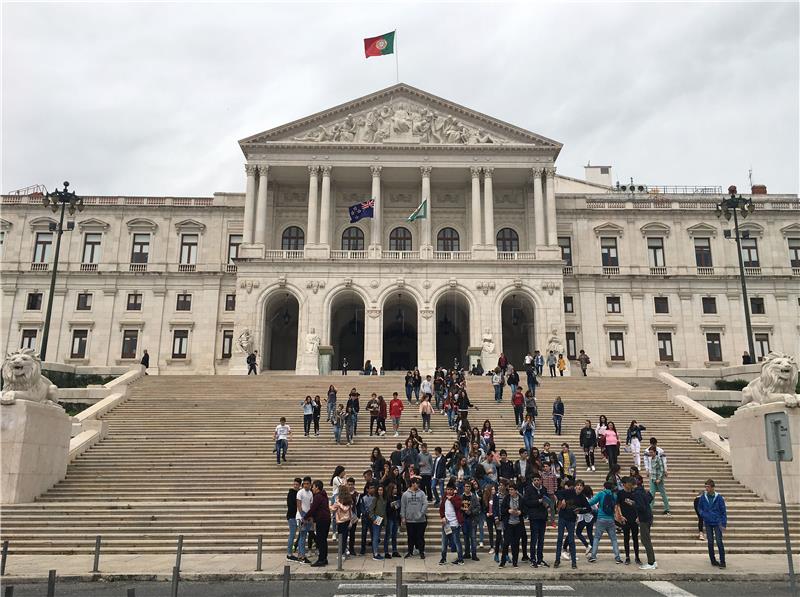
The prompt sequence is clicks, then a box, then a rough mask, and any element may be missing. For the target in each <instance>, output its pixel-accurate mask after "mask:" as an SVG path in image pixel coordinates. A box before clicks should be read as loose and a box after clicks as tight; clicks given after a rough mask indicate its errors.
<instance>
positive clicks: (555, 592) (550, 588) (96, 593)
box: [14, 581, 789, 597]
mask: <svg viewBox="0 0 800 597" xmlns="http://www.w3.org/2000/svg"><path fill="white" fill-rule="evenodd" d="M129 588H135V589H136V597H169V595H170V584H169V583H167V582H135V583H127V582H114V583H107V582H95V583H67V582H61V583H59V584H58V586H57V588H56V595H57V597H117V596H118V597H126V596H127V590H128V589H129ZM543 589H544V590H543V595H544V597H619V596H620V595H631V596H634V597H658V596H659V595H661V596H662V597H721V596H724V595H742V596H745V595H746V596H747V597H784V596H786V597H789V588H788V585H784V584H779V583H763V582H752V583H743V582H738V583H734V582H723V581H712V582H688V581H687V582H682V581H676V582H674V583H672V582H666V581H654V582H647V581H645V582H636V581H625V582H573V583H568V582H566V581H564V583H563V584H562V583H560V582H553V583H545V584H544V585H543ZM281 590H282V584H281V583H280V582H252V581H249V582H214V583H204V582H182V583H181V586H180V591H179V595H181V597H256V596H258V597H277V596H279V595H281ZM394 593H395V590H394V584H393V583H390V582H380V581H314V582H299V581H298V582H295V583H292V585H291V593H290V595H291V597H394ZM535 594H536V593H535V587H534V586H533V585H526V584H522V583H515V584H505V585H504V584H501V583H469V582H465V581H454V582H449V583H422V582H421V583H411V584H410V586H409V591H408V595H409V597H422V596H425V597H533V596H534V595H535ZM45 595H47V585H46V583H45V584H41V583H36V584H22V585H17V586H16V587H15V588H14V597H44V596H45Z"/></svg>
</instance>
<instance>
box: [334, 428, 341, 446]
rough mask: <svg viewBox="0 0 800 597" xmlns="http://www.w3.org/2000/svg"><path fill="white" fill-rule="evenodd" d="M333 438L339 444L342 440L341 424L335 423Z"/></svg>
mask: <svg viewBox="0 0 800 597" xmlns="http://www.w3.org/2000/svg"><path fill="white" fill-rule="evenodd" d="M333 439H335V440H336V443H337V444H339V443H341V442H342V426H341V425H334V426H333Z"/></svg>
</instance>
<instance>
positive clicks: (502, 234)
mask: <svg viewBox="0 0 800 597" xmlns="http://www.w3.org/2000/svg"><path fill="white" fill-rule="evenodd" d="M495 244H496V246H497V250H498V251H500V252H501V253H518V252H519V233H518V232H517V231H516V230H514V229H513V228H511V227H509V226H506V227H505V228H501V229H500V230H498V231H497V234H496V235H495Z"/></svg>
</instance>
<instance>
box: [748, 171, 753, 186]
mask: <svg viewBox="0 0 800 597" xmlns="http://www.w3.org/2000/svg"><path fill="white" fill-rule="evenodd" d="M747 178H748V179H750V188H751V189H752V188H753V167H752V166H750V169H749V170H748V171H747Z"/></svg>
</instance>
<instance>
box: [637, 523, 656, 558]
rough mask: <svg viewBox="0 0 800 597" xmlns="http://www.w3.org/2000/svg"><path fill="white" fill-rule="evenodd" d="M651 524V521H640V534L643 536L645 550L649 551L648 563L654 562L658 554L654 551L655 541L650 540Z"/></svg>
mask: <svg viewBox="0 0 800 597" xmlns="http://www.w3.org/2000/svg"><path fill="white" fill-rule="evenodd" d="M650 524H651V523H649V522H642V521H639V535H640V536H641V537H640V538H641V540H642V545H643V546H644V550H645V552H647V563H648V564H654V563H655V561H656V554H655V553H654V552H653V542H652V541H651V540H650Z"/></svg>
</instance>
